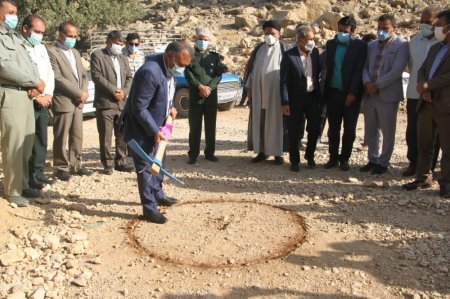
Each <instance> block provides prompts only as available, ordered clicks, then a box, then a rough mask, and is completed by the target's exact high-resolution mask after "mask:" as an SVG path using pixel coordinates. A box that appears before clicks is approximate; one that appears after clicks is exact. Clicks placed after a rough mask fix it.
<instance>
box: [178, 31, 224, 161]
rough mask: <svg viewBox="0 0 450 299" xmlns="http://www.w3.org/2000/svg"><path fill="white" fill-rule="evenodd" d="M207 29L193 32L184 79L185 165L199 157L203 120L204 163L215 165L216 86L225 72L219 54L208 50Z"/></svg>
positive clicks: (208, 35)
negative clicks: (186, 105) (186, 112)
mask: <svg viewBox="0 0 450 299" xmlns="http://www.w3.org/2000/svg"><path fill="white" fill-rule="evenodd" d="M209 38H210V33H209V30H208V29H205V28H199V29H197V31H196V44H195V56H194V57H193V58H192V61H191V64H190V65H189V66H188V67H187V68H186V70H185V72H184V75H185V77H186V80H187V81H188V83H189V152H188V155H189V161H188V163H189V164H195V162H196V161H197V157H198V155H199V153H200V138H201V134H202V119H203V117H204V118H205V143H206V146H205V159H206V160H209V161H212V162H216V161H218V160H219V159H218V158H217V157H216V156H215V155H214V152H215V143H216V118H217V85H218V84H219V82H220V80H221V79H222V73H223V72H224V71H225V70H226V67H225V65H223V64H222V63H221V62H220V58H219V54H217V53H216V52H212V51H209V50H208V41H209Z"/></svg>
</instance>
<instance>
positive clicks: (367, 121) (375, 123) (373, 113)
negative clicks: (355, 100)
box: [363, 95, 399, 167]
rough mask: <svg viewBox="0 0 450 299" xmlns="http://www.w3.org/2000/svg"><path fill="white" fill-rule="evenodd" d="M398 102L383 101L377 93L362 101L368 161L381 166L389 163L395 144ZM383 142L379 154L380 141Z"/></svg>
mask: <svg viewBox="0 0 450 299" xmlns="http://www.w3.org/2000/svg"><path fill="white" fill-rule="evenodd" d="M398 106H399V103H398V102H394V103H392V102H383V100H382V99H381V97H380V96H379V95H375V96H370V97H368V98H367V99H366V100H365V102H364V110H363V113H364V126H365V135H366V136H365V139H366V142H367V147H368V158H369V162H371V163H375V164H379V165H381V166H383V167H387V166H388V165H389V161H390V160H391V156H392V153H393V151H394V144H395V130H396V126H397V112H398ZM381 136H382V137H383V144H382V147H381V154H380V141H381Z"/></svg>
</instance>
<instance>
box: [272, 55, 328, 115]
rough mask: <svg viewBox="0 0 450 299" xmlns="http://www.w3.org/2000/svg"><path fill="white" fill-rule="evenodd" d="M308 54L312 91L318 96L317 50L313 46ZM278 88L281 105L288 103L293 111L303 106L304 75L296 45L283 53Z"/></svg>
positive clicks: (304, 92)
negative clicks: (309, 56)
mask: <svg viewBox="0 0 450 299" xmlns="http://www.w3.org/2000/svg"><path fill="white" fill-rule="evenodd" d="M310 55H311V62H312V71H313V81H314V87H315V89H314V92H315V93H316V94H317V96H319V95H320V85H319V74H320V62H319V50H317V48H314V49H313V50H312V52H311V54H310ZM280 90H281V104H282V105H288V104H289V106H290V107H291V110H293V111H292V112H294V113H295V112H296V111H300V110H299V109H302V108H303V105H304V101H305V97H306V75H305V70H304V68H303V64H302V61H301V59H300V52H299V50H298V47H297V46H295V47H294V48H292V49H290V50H288V51H286V52H284V54H283V58H282V60H281V65H280Z"/></svg>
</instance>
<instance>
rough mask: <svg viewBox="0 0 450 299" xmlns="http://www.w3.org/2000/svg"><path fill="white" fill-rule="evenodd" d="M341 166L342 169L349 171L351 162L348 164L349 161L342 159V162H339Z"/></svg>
mask: <svg viewBox="0 0 450 299" xmlns="http://www.w3.org/2000/svg"><path fill="white" fill-rule="evenodd" d="M339 168H340V169H341V170H342V171H349V170H350V164H348V161H343V162H342V161H341V163H339Z"/></svg>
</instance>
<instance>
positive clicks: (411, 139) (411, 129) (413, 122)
mask: <svg viewBox="0 0 450 299" xmlns="http://www.w3.org/2000/svg"><path fill="white" fill-rule="evenodd" d="M418 102H419V100H418V99H410V98H408V100H407V102H406V116H407V125H406V145H407V146H408V151H407V154H406V158H408V160H409V163H410V164H413V165H416V163H417V156H418V145H417V116H418V112H417V103H418ZM439 148H440V143H439V135H437V136H436V139H435V143H434V154H433V162H432V166H431V170H433V171H434V169H435V168H436V164H437V160H438V157H439Z"/></svg>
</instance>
